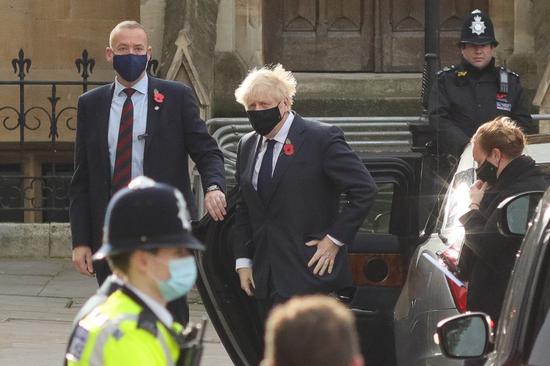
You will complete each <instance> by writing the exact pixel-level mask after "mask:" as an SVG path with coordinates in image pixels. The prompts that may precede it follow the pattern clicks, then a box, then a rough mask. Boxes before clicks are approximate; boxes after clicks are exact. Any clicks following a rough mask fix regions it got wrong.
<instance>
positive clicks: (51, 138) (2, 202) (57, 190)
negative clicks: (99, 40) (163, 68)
mask: <svg viewBox="0 0 550 366" xmlns="http://www.w3.org/2000/svg"><path fill="white" fill-rule="evenodd" d="M74 64H75V66H76V72H77V73H78V78H76V75H75V80H29V79H28V76H29V74H30V70H31V66H32V61H31V59H30V58H27V57H25V52H24V51H23V50H22V49H21V50H19V53H18V57H17V58H14V59H12V60H11V65H12V67H13V72H14V73H15V74H16V75H17V80H0V95H2V96H5V98H6V99H10V98H11V99H12V101H13V99H17V101H16V102H14V103H13V104H12V105H7V103H5V101H2V100H0V157H2V158H0V222H2V221H23V220H24V216H25V214H24V212H35V213H37V215H38V218H35V219H30V221H46V222H50V221H67V219H68V204H69V199H68V187H69V182H70V178H71V175H72V150H73V142H74V133H75V130H76V99H77V98H76V97H77V96H78V95H80V94H81V93H84V92H86V91H88V90H89V89H91V88H93V87H97V86H100V85H104V84H108V83H110V82H111V81H93V80H90V79H89V78H90V76H91V75H92V73H93V70H94V67H95V65H96V62H95V59H94V58H91V57H90V55H89V54H88V51H87V50H86V49H85V50H83V51H82V55H81V57H79V58H77V59H76V60H75V61H74ZM158 65H159V64H158V61H157V60H151V61H150V62H149V64H148V66H147V72H148V73H149V74H151V75H156V73H157V68H158ZM9 88H17V92H14V93H12V94H10V93H9V92H6V89H9ZM12 95H14V96H16V97H11V96H12ZM17 95H18V97H17ZM60 134H62V135H63V138H60ZM29 154H32V155H33V159H28V156H29ZM29 160H30V161H29ZM30 165H32V166H30ZM40 216H41V217H40ZM27 221H29V220H27Z"/></svg>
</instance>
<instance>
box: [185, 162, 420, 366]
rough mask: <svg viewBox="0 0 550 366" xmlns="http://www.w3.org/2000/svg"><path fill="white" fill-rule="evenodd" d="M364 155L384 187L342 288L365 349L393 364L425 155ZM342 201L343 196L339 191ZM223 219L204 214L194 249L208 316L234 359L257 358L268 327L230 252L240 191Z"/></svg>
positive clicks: (416, 238)
mask: <svg viewBox="0 0 550 366" xmlns="http://www.w3.org/2000/svg"><path fill="white" fill-rule="evenodd" d="M361 159H362V161H363V162H364V164H365V165H366V167H367V169H368V170H369V171H370V173H371V174H372V176H373V178H374V179H375V181H376V183H377V186H378V189H379V193H378V195H377V197H376V201H375V203H374V205H373V207H372V209H371V212H370V213H369V216H368V218H367V219H366V220H365V222H364V223H363V225H362V226H361V228H360V230H359V232H358V234H357V236H356V239H355V241H354V243H353V244H352V245H350V246H349V248H348V252H349V254H348V258H349V262H350V264H351V268H352V272H353V280H354V286H353V287H351V288H345V289H342V290H341V291H338V293H337V294H336V295H337V296H338V297H339V299H340V300H341V301H342V302H344V303H345V304H347V305H348V306H349V308H350V309H351V310H352V311H353V313H354V314H355V315H356V319H357V328H358V330H359V333H360V339H361V346H362V350H363V353H364V355H365V357H366V359H367V360H368V362H369V364H371V365H378V366H384V365H388V366H389V365H394V364H395V355H394V341H393V338H394V337H393V320H392V318H393V315H392V313H393V308H394V305H395V302H396V300H397V298H398V296H399V293H400V291H401V288H402V286H403V283H404V280H405V275H406V268H407V265H408V260H409V258H410V256H411V254H412V253H413V252H414V249H415V247H416V246H417V245H418V243H419V242H421V241H422V239H421V238H420V230H419V226H420V224H419V223H420V222H422V221H423V218H422V217H423V216H427V215H423V213H422V212H421V211H422V210H420V208H419V207H420V206H421V205H420V204H419V193H420V189H421V171H422V161H423V155H422V154H420V153H414V152H411V153H398V154H395V153H392V154H383V153H382V154H372V153H371V154H368V155H366V154H365V155H363V156H361ZM342 201H345V197H342ZM227 202H228V214H227V217H226V219H225V220H224V221H223V222H221V223H216V222H214V221H212V220H210V219H209V218H208V217H205V218H203V219H202V220H201V222H200V223H199V224H198V226H197V227H196V230H195V231H196V234H197V236H199V237H200V238H201V239H202V241H203V242H204V243H205V245H206V247H207V250H206V251H205V252H204V253H201V254H200V255H199V257H197V264H198V268H199V281H198V288H199V291H200V294H201V297H202V299H203V301H204V305H205V307H206V310H207V311H208V314H209V316H210V319H211V321H212V323H213V325H214V327H215V328H216V331H217V333H218V335H219V336H220V338H221V340H222V342H223V344H224V346H225V348H226V350H227V351H228V353H229V355H230V357H231V359H232V360H233V362H234V363H235V364H236V365H257V364H258V362H259V361H260V360H261V358H262V349H263V345H262V344H263V334H262V330H261V329H262V327H261V324H260V322H259V318H258V316H257V313H256V306H255V302H254V300H253V299H251V298H249V297H248V296H246V294H245V293H244V292H243V291H242V290H241V288H240V285H239V279H238V275H237V273H236V272H235V260H234V256H233V253H232V245H231V237H232V235H231V231H232V228H233V224H234V213H235V192H234V191H232V192H229V194H228V195H227Z"/></svg>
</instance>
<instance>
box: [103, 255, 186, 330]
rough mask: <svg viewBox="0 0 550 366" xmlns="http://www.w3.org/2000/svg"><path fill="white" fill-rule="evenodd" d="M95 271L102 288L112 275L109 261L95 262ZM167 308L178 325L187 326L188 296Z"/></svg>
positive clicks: (175, 301)
mask: <svg viewBox="0 0 550 366" xmlns="http://www.w3.org/2000/svg"><path fill="white" fill-rule="evenodd" d="M94 270H95V273H96V280H97V283H98V284H99V286H100V287H101V285H102V284H103V282H105V280H106V279H107V277H109V276H110V275H111V273H112V272H111V269H110V268H109V265H108V264H107V261H105V260H101V261H96V262H94ZM166 308H167V309H168V311H169V312H170V314H172V316H173V317H174V320H175V321H177V322H178V323H180V324H183V325H186V324H187V323H188V322H189V305H187V297H186V296H184V297H180V298H178V299H176V300H174V301H170V302H169V303H168V305H167V306H166Z"/></svg>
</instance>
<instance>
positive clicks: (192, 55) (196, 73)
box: [161, 0, 219, 118]
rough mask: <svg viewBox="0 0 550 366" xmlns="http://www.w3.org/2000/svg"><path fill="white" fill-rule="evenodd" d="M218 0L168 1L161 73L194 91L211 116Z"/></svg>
mask: <svg viewBox="0 0 550 366" xmlns="http://www.w3.org/2000/svg"><path fill="white" fill-rule="evenodd" d="M218 5H219V0H166V10H165V17H164V27H165V33H164V41H163V50H162V57H161V58H162V62H161V74H162V75H163V76H164V77H166V78H167V79H172V80H178V81H182V82H184V83H186V84H189V85H190V86H191V87H193V89H194V90H195V94H196V96H197V99H198V102H199V105H200V107H201V110H202V116H203V118H208V117H209V116H210V107H211V100H212V90H213V87H214V48H215V45H216V22H217V16H218Z"/></svg>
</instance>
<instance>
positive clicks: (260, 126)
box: [246, 104, 282, 136]
mask: <svg viewBox="0 0 550 366" xmlns="http://www.w3.org/2000/svg"><path fill="white" fill-rule="evenodd" d="M246 114H247V115H248V120H249V121H250V124H251V125H252V128H253V129H254V131H256V132H257V133H258V134H260V135H262V136H265V135H267V134H268V133H270V132H271V131H272V130H273V128H275V126H276V125H277V123H279V122H280V121H281V119H282V117H281V112H280V111H279V105H278V104H277V105H276V106H275V107H273V108H269V109H264V110H261V111H246Z"/></svg>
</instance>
